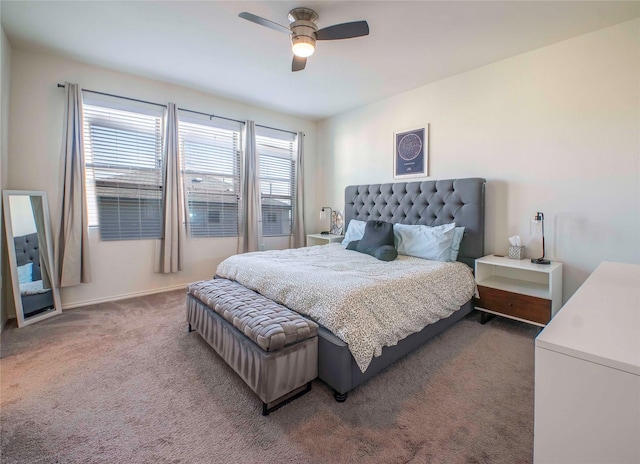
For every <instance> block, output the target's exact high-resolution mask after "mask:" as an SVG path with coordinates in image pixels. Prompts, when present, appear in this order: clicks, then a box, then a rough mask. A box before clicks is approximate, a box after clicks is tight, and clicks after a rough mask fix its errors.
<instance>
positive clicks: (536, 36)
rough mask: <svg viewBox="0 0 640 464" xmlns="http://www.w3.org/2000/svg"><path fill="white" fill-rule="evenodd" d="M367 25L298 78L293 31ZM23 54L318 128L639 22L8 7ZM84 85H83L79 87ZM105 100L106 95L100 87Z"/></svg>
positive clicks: (347, 11) (227, 8) (556, 14)
mask: <svg viewBox="0 0 640 464" xmlns="http://www.w3.org/2000/svg"><path fill="white" fill-rule="evenodd" d="M299 6H305V7H309V8H313V9H314V10H315V11H316V12H317V13H318V14H319V16H320V19H319V21H318V26H319V27H320V28H322V27H326V26H329V25H333V24H337V23H342V22H349V21H355V20H361V19H364V20H366V21H367V22H368V23H369V28H370V31H371V32H370V35H369V36H367V37H362V38H356V39H349V40H337V41H323V42H319V43H318V46H317V49H316V53H315V54H314V55H313V56H311V57H310V58H309V60H308V62H307V67H306V70H304V71H301V72H297V73H292V72H291V70H290V69H291V57H292V55H291V48H290V45H289V38H288V37H287V35H286V34H282V33H279V32H277V31H275V30H272V29H268V28H265V27H261V26H258V25H257V24H254V23H251V22H249V21H246V20H244V19H241V18H239V17H238V13H240V12H242V11H248V12H250V13H253V14H256V15H258V16H262V17H264V18H267V19H269V20H271V21H274V22H277V23H280V24H283V25H285V26H286V25H288V21H287V13H288V11H289V10H291V9H292V8H294V7H299ZM0 8H1V10H0V13H1V20H2V26H3V27H4V30H5V32H6V34H7V36H8V37H9V41H10V43H11V45H12V47H14V48H24V49H31V50H37V51H43V52H47V53H56V54H60V55H63V56H66V57H70V58H73V59H77V60H80V61H84V62H88V63H92V64H95V65H99V66H104V67H107V68H111V69H115V70H119V71H123V72H127V73H132V74H136V75H140V76H145V77H150V78H154V79H159V80H162V81H167V82H172V83H175V84H179V85H183V86H187V87H192V88H195V89H199V90H202V91H205V92H211V93H214V94H217V95H221V96H225V97H228V98H232V99H235V100H239V101H243V102H247V103H251V104H255V105H259V106H263V107H267V108H270V109H274V110H278V111H283V112H286V113H290V114H294V115H298V116H301V117H305V118H308V119H312V120H319V119H323V118H326V117H329V116H333V115H335V114H339V113H342V112H344V111H347V110H349V109H351V108H355V107H358V106H361V105H365V104H368V103H371V102H374V101H377V100H381V99H383V98H386V97H389V96H391V95H395V94H398V93H401V92H404V91H407V90H410V89H413V88H416V87H419V86H422V85H425V84H428V83H431V82H434V81H438V80H440V79H444V78H447V77H449V76H453V75H455V74H458V73H461V72H464V71H467V70H470V69H473V68H477V67H479V66H483V65H486V64H489V63H493V62H496V61H498V60H502V59H505V58H508V57H511V56H514V55H518V54H520V53H523V52H526V51H530V50H534V49H536V48H540V47H544V46H546V45H549V44H552V43H555V42H558V41H561V40H565V39H568V38H571V37H575V36H578V35H581V34H584V33H587V32H590V31H594V30H597V29H601V28H603V27H607V26H610V25H613V24H616V23H619V22H623V21H627V20H631V19H633V18H637V17H639V16H640V2H637V1H634V2H616V1H496V2H488V1H465V2H462V1H410V2H405V1H373V2H360V1H340V2H337V1H319V0H300V1H295V2H292V1H251V2H244V1H208V2H193V1H141V2H131V1H129V2H120V1H86V2H75V1H71V2H69V1H28V0H27V1H25V0H21V1H10V0H2V1H1V6H0ZM80 84H82V83H80ZM96 90H99V89H96Z"/></svg>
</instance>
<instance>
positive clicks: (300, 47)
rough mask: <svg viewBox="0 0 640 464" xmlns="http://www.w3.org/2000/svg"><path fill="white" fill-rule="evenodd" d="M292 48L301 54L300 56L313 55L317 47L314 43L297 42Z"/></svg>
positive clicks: (294, 52) (297, 54)
mask: <svg viewBox="0 0 640 464" xmlns="http://www.w3.org/2000/svg"><path fill="white" fill-rule="evenodd" d="M291 48H292V50H293V54H294V55H296V56H299V57H300V58H306V57H308V56H311V55H313V52H314V51H315V47H314V46H313V45H311V44H310V43H305V42H298V43H295V44H293V46H292V47H291Z"/></svg>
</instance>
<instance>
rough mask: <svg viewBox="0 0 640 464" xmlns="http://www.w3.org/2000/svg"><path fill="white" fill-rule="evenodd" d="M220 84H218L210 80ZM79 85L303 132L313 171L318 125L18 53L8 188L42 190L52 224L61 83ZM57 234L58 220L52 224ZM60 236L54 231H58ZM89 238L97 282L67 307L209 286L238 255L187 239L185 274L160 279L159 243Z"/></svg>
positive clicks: (311, 200)
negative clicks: (203, 282)
mask: <svg viewBox="0 0 640 464" xmlns="http://www.w3.org/2000/svg"><path fill="white" fill-rule="evenodd" d="M211 78H212V79H215V76H212V77H211ZM65 81H69V82H74V83H78V84H80V85H81V86H82V87H84V88H86V89H90V90H96V91H101V92H107V93H113V94H116V95H122V96H128V97H133V98H137V99H142V100H148V101H153V102H158V103H166V102H168V101H172V102H175V103H176V104H177V105H178V106H179V107H183V108H188V109H191V110H195V111H202V112H206V113H215V114H218V115H221V116H225V117H229V118H234V119H239V120H245V119H253V120H255V121H256V123H257V124H263V125H267V126H272V127H277V128H280V129H286V130H291V131H299V130H301V131H304V132H305V133H306V137H305V172H306V173H308V174H307V177H308V178H311V176H312V173H314V171H315V146H316V123H315V122H311V121H308V120H303V119H300V118H297V117H292V116H288V115H285V114H281V113H276V112H273V111H268V110H265V109H261V108H258V107H254V106H250V105H246V104H242V103H238V102H235V101H231V100H228V99H224V98H220V97H216V96H214V95H210V94H205V93H201V92H197V91H194V90H191V89H187V88H184V87H179V86H175V85H171V84H167V83H162V82H158V81H154V80H149V79H144V78H140V77H134V76H131V75H126V74H122V73H118V72H114V71H110V70H106V69H103V68H99V67H95V66H91V65H87V64H83V63H79V62H76V61H71V60H67V59H62V58H59V57H54V56H50V55H44V54H39V53H34V52H29V51H24V50H18V49H14V50H13V54H12V62H11V111H10V131H11V139H10V142H9V152H10V159H9V177H8V181H7V185H6V186H5V187H4V188H10V189H16V190H18V189H20V190H44V191H46V192H48V194H49V204H50V209H51V214H52V217H53V218H56V217H57V214H58V193H59V190H58V173H59V163H60V146H61V134H62V117H63V102H64V89H59V88H57V86H56V84H57V83H64V82H65ZM308 190H309V192H308V194H307V195H306V199H305V206H306V208H307V210H308V211H310V208H311V206H313V205H314V204H315V194H314V192H315V190H314V189H313V188H309V189H308ZM53 223H54V226H55V220H54V221H53ZM54 230H55V227H54ZM90 235H91V261H92V273H93V276H92V277H93V282H92V283H90V284H82V285H79V286H76V287H71V288H65V289H62V290H61V299H62V303H63V307H73V306H77V305H80V304H84V303H88V302H93V301H100V300H105V299H112V298H114V297H122V296H133V295H137V294H143V293H147V292H153V291H158V290H161V289H168V288H175V287H180V286H184V285H185V284H187V283H189V282H193V281H195V280H200V279H205V278H211V276H212V275H213V274H214V272H215V269H216V266H217V265H218V263H219V262H220V261H221V260H222V259H224V258H226V257H228V256H230V255H232V254H234V253H235V252H236V239H235V238H209V239H203V238H199V239H189V240H188V242H187V245H186V248H185V252H186V260H185V266H184V268H185V270H184V271H182V272H179V273H177V274H170V275H164V274H155V273H154V272H153V263H154V251H155V241H154V240H135V241H119V242H101V241H100V240H99V234H98V231H97V230H93V229H92V231H91V233H90ZM265 243H266V246H267V248H276V247H278V248H284V247H286V246H287V245H288V240H283V239H272V240H271V241H269V240H265Z"/></svg>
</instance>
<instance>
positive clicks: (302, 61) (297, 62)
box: [291, 55, 307, 72]
mask: <svg viewBox="0 0 640 464" xmlns="http://www.w3.org/2000/svg"><path fill="white" fill-rule="evenodd" d="M306 65H307V59H306V58H302V57H300V56H296V55H293V62H292V63H291V71H293V72H296V71H302V70H303V69H304V67H305V66H306Z"/></svg>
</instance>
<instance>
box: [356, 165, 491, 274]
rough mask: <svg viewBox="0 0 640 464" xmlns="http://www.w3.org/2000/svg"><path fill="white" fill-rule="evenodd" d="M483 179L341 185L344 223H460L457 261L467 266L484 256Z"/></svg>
mask: <svg viewBox="0 0 640 464" xmlns="http://www.w3.org/2000/svg"><path fill="white" fill-rule="evenodd" d="M485 183H486V181H485V179H481V178H477V177H474V178H468V179H448V180H427V181H422V182H398V183H395V184H371V185H350V186H348V187H347V188H346V189H345V207H344V214H345V217H344V219H345V225H346V226H347V227H348V225H349V221H351V219H358V220H360V221H368V220H373V219H379V220H381V221H386V222H391V223H394V224H395V223H398V222H399V223H402V224H423V225H427V226H438V225H440V224H448V223H450V222H455V223H456V226H464V228H465V229H464V238H463V239H462V243H461V245H460V253H459V254H458V261H461V262H463V263H465V264H467V265H469V266H470V267H471V268H473V267H474V259H475V258H480V257H482V256H484V188H485ZM345 230H346V229H345Z"/></svg>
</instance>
